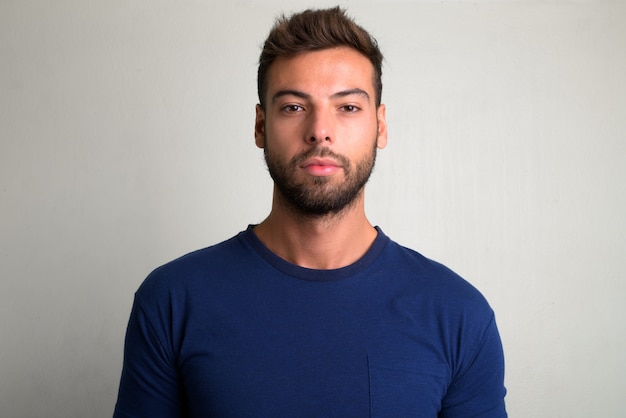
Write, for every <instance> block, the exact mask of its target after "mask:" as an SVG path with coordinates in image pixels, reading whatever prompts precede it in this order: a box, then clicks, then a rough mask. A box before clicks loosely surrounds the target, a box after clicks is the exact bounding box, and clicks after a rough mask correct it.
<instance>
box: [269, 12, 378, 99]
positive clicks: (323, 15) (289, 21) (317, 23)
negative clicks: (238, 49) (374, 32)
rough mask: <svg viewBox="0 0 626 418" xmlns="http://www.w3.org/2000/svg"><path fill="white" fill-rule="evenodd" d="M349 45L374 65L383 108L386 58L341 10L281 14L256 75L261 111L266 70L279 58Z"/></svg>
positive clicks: (375, 83)
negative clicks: (383, 72)
mask: <svg viewBox="0 0 626 418" xmlns="http://www.w3.org/2000/svg"><path fill="white" fill-rule="evenodd" d="M340 46H346V47H349V48H352V49H354V50H356V51H358V52H360V53H361V54H363V55H364V56H365V57H366V58H367V59H369V60H370V62H371V63H372V65H373V66H374V89H375V92H376V105H377V106H378V105H380V101H381V95H382V90H383V83H382V61H383V55H382V53H381V52H380V49H378V43H377V42H376V39H374V38H373V37H372V36H371V35H370V34H369V33H368V32H367V31H366V30H365V29H363V28H362V27H361V26H359V25H357V24H356V23H355V22H354V20H352V19H351V18H350V17H348V16H347V15H346V13H345V11H344V10H342V9H341V8H339V7H334V8H331V9H320V10H311V9H309V10H305V11H303V12H301V13H297V14H293V15H291V16H290V17H286V16H285V15H281V16H280V17H278V19H276V22H275V23H274V27H273V28H272V30H271V31H270V33H269V35H268V37H267V39H266V40H265V43H264V45H263V50H262V51H261V56H260V58H259V70H258V74H257V89H258V95H259V103H260V104H261V108H263V109H265V94H266V93H267V71H268V69H269V68H270V66H271V65H272V63H273V62H274V61H275V60H276V59H277V58H280V57H293V56H295V55H298V54H300V53H303V52H309V51H319V50H322V49H328V48H335V47H340Z"/></svg>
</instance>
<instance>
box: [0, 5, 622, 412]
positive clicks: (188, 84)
mask: <svg viewBox="0 0 626 418" xmlns="http://www.w3.org/2000/svg"><path fill="white" fill-rule="evenodd" d="M332 4H333V3H331V2H328V1H309V2H307V1H273V2H269V1H258V2H254V1H244V0H237V1H214V2H211V1H208V0H207V1H200V0H196V1H192V0H184V1H163V0H156V1H155V0H134V1H104V0H100V1H82V0H64V1H44V0H19V1H18V0H2V1H0V141H1V142H0V376H1V378H0V415H2V416H6V417H14V418H18V417H107V416H110V415H111V413H112V410H113V406H114V403H115V398H116V392H117V385H118V380H119V374H120V370H121V363H122V348H123V338H124V332H125V327H126V322H127V319H128V315H129V312H130V307H131V303H132V298H133V293H134V291H135V290H136V288H137V287H138V286H139V284H140V283H141V281H142V280H143V279H144V278H145V276H146V275H147V274H148V273H149V272H150V271H151V270H152V269H153V268H155V267H156V266H158V265H160V264H162V263H164V262H167V261H168V260H171V259H172V258H175V257H177V256H179V255H181V254H183V253H185V252H188V251H191V250H194V249H197V248H200V247H204V246H207V245H210V244H213V243H216V242H219V241H221V240H223V239H225V238H228V237H230V236H232V235H234V234H235V233H237V232H238V231H240V230H242V229H245V228H246V226H247V224H249V223H256V222H259V221H261V220H262V219H263V218H264V217H265V215H266V214H267V213H268V210H269V208H270V196H271V181H270V179H269V176H268V175H267V173H266V170H265V167H264V163H263V159H262V152H261V151H260V150H259V149H257V148H256V147H255V146H254V139H253V122H254V105H255V104H256V103H257V99H256V79H255V77H256V62H257V58H258V53H259V50H260V45H261V43H262V41H263V39H264V37H265V35H266V34H267V31H268V30H269V28H270V26H271V24H272V22H273V19H274V17H275V16H276V15H277V14H278V13H279V12H281V11H285V12H291V11H296V10H301V9H303V8H305V7H307V6H312V5H332ZM339 4H341V5H343V6H345V7H347V8H348V10H349V13H350V14H351V15H353V16H354V17H355V18H356V19H357V21H358V22H359V23H361V24H363V25H364V26H365V27H366V28H368V29H369V30H370V31H371V32H372V33H373V34H374V35H375V36H376V37H377V39H378V41H379V43H380V46H381V48H382V49H383V52H384V53H385V56H386V62H385V67H384V92H383V101H384V102H385V103H386V104H387V115H388V123H389V130H390V138H389V145H388V147H387V149H385V150H383V151H381V152H380V153H379V158H378V162H377V167H376V169H375V173H374V175H373V178H372V180H371V182H370V184H369V185H368V191H367V212H368V215H369V217H370V219H371V221H372V223H374V224H377V225H380V226H381V227H382V228H383V230H384V231H385V232H386V233H387V234H388V235H390V236H391V237H392V238H393V239H395V240H396V241H398V242H400V243H402V244H404V245H407V246H409V247H412V248H414V249H416V250H418V251H420V252H422V253H423V254H425V255H427V256H429V257H431V258H434V259H436V260H439V261H441V262H444V263H445V264H447V265H448V266H450V267H451V268H453V269H454V270H456V271H457V272H458V273H460V274H461V275H463V276H464V277H465V278H466V279H467V280H468V281H470V282H471V283H472V284H474V285H475V286H476V287H478V288H479V289H480V290H481V291H482V292H483V293H484V294H485V296H486V297H487V298H488V299H489V301H490V303H491V304H492V306H493V308H494V309H495V311H496V315H497V320H498V324H499V327H500V331H501V334H502V338H503V343H504V348H505V354H506V360H507V371H506V385H507V388H508V391H509V394H508V396H507V405H508V410H509V412H510V416H511V417H546V418H556V417H566V418H577V417H581V418H582V417H604V418H606V417H623V416H624V412H623V410H624V407H623V403H624V398H625V397H626V383H625V376H626V362H625V360H624V353H626V325H625V324H626V308H625V306H626V303H625V299H626V298H625V294H626V272H625V271H626V255H625V249H626V187H625V180H626V25H625V24H624V22H625V21H626V5H625V4H626V2H622V1H592V0H587V1H584V0H579V1H573V0H572V1H531V0H528V1H523V0H520V1H480V0H474V1H358V2H357V1H340V2H339Z"/></svg>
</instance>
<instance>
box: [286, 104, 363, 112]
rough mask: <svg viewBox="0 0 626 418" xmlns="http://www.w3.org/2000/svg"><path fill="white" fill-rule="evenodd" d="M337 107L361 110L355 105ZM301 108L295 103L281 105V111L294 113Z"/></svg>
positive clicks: (345, 110) (347, 110) (344, 110)
mask: <svg viewBox="0 0 626 418" xmlns="http://www.w3.org/2000/svg"><path fill="white" fill-rule="evenodd" d="M339 109H340V110H341V111H343V112H346V113H355V112H358V111H359V110H361V108H360V107H358V106H356V105H343V106H340V107H339ZM302 110H304V107H303V106H300V105H296V104H290V105H286V106H283V107H282V111H283V112H287V113H294V112H298V111H302Z"/></svg>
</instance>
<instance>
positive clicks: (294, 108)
mask: <svg viewBox="0 0 626 418" xmlns="http://www.w3.org/2000/svg"><path fill="white" fill-rule="evenodd" d="M280 109H281V110H282V111H283V112H285V113H297V112H302V111H303V110H304V108H303V107H302V106H300V105H297V104H288V105H285V106H283V107H281V108H280Z"/></svg>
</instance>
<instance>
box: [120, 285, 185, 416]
mask: <svg viewBox="0 0 626 418" xmlns="http://www.w3.org/2000/svg"><path fill="white" fill-rule="evenodd" d="M167 347H168V345H167V344H166V343H164V337H163V336H162V335H160V333H159V332H158V331H157V329H156V328H155V327H154V326H153V325H152V323H151V321H150V318H149V317H148V315H147V314H146V312H145V311H144V309H143V308H142V306H141V304H140V303H139V301H138V299H137V297H135V302H134V305H133V308H132V311H131V315H130V319H129V322H128V328H127V331H126V341H125V345H124V363H123V369H122V377H121V380H120V387H119V394H118V399H117V404H116V406H115V413H114V415H113V416H114V418H122V417H124V418H126V417H133V418H136V417H151V418H158V417H181V416H183V414H182V413H181V395H180V387H179V386H180V385H179V381H178V380H179V379H178V373H177V371H176V366H175V362H174V357H173V355H172V353H171V350H169V349H168V348H167Z"/></svg>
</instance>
